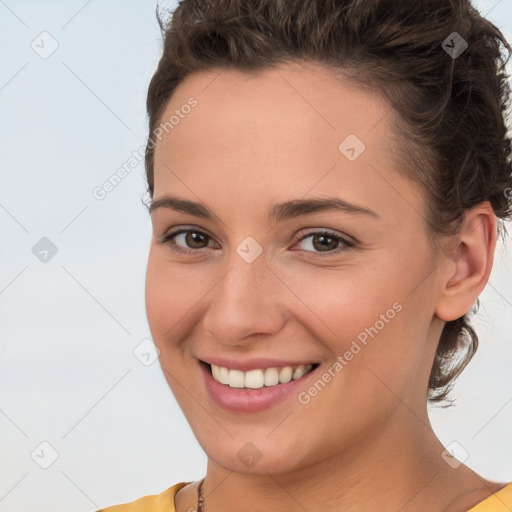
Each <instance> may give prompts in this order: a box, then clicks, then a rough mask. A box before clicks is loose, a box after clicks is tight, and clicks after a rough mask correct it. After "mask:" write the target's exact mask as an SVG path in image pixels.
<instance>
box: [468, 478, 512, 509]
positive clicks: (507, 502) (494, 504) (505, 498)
mask: <svg viewBox="0 0 512 512" xmlns="http://www.w3.org/2000/svg"><path fill="white" fill-rule="evenodd" d="M468 512H512V482H510V483H508V484H507V485H505V486H504V487H502V488H501V489H500V490H499V491H498V492H495V493H494V494H492V495H491V496H489V497H488V498H486V499H485V500H483V501H481V502H480V503H478V505H475V506H474V507H473V508H472V509H470V510H469V511H468Z"/></svg>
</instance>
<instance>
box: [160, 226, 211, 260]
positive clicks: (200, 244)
mask: <svg viewBox="0 0 512 512" xmlns="http://www.w3.org/2000/svg"><path fill="white" fill-rule="evenodd" d="M209 240H211V237H210V236H209V235H207V234H206V233H203V232H202V231H199V230H197V229H179V230H177V231H173V232H171V233H166V234H165V235H164V236H163V237H162V238H160V240H159V243H161V244H166V245H168V246H169V247H170V248H171V250H173V251H175V252H180V253H186V254H193V253H197V252H199V251H200V250H201V249H204V248H206V247H208V242H209Z"/></svg>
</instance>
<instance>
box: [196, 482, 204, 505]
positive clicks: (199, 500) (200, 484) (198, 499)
mask: <svg viewBox="0 0 512 512" xmlns="http://www.w3.org/2000/svg"><path fill="white" fill-rule="evenodd" d="M203 482H204V478H203V479H202V480H201V482H199V490H198V491H199V492H198V495H199V496H198V498H197V512H204V494H203Z"/></svg>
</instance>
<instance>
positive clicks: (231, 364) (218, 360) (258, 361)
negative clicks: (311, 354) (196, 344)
mask: <svg viewBox="0 0 512 512" xmlns="http://www.w3.org/2000/svg"><path fill="white" fill-rule="evenodd" d="M201 361H203V362H205V363H208V364H214V365H216V366H224V367H226V368H228V369H229V370H241V371H243V372H247V371H249V370H257V369H264V368H281V367H283V366H291V367H293V368H296V367H297V366H300V365H304V366H305V365H308V364H311V365H313V364H317V363H318V361H310V360H305V361H292V360H291V359H290V360H282V359H269V358H266V357H258V358H254V359H247V360H245V361H244V360H236V359H229V358H225V357H208V358H204V359H201Z"/></svg>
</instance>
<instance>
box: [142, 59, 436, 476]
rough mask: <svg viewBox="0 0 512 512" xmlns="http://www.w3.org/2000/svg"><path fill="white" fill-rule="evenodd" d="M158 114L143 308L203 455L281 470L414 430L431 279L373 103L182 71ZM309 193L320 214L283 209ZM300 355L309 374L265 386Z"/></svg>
mask: <svg viewBox="0 0 512 512" xmlns="http://www.w3.org/2000/svg"><path fill="white" fill-rule="evenodd" d="M219 73H220V74H219ZM191 97H193V99H190V98H191ZM172 116H174V117H173V118H172V120H171V121H170V123H168V124H167V128H166V130H161V131H160V132H159V133H162V134H163V136H162V137H161V140H159V141H158V142H157V146H156V150H155V168H154V172H155V187H154V196H153V209H152V213H151V218H152V223H153V230H154V232H153V239H152V242H151V250H150V255H149V261H148V268H147V281H146V306H147V314H148V320H149V324H150V328H151V332H152V335H153V339H154V342H155V344H156V345H157V346H158V348H159V349H160V352H161V354H160V364H161V366H162V369H163V371H164V375H165V377H166V379H167V382H168V383H169V386H170V387H171V389H172V391H173V393H174V395H175V397H176V399H177V401H178V402H179V405H180V407H181V408H182V410H183V412H184V414H185V416H186V417H187V420H188V421H189V423H190V425H191V427H192V429H193V431H194V433H195V435H196V437H197V439H198V441H199V443H200V444H201V446H202V447H203V449H204V450H205V452H206V453H207V455H208V456H209V458H210V459H211V460H212V461H215V462H216V463H218V464H220V465H222V466H224V467H225V468H228V469H229V470H233V471H242V472H253V473H260V472H264V471H269V470H271V471H272V472H273V473H277V472H285V471H289V470H291V469H298V468H301V467H305V466H306V465H309V464H313V463H314V462H316V461H318V460H321V459H326V458H328V457H330V456H333V455H336V454H340V453H342V452H343V453H344V454H345V456H348V454H349V453H359V454H360V453H361V450H362V449H363V447H364V445H365V443H367V442H368V439H370V435H371V436H373V437H374V438H375V437H376V433H382V434H383V435H384V433H385V432H388V431H390V430H391V429H392V430H393V431H394V432H395V434H396V432H397V429H398V430H400V431H404V432H405V430H407V429H411V428H417V427H418V425H419V420H418V417H426V416H425V401H426V393H427V381H428V376H429V374H430V368H431V365H432V360H433V356H434V353H435V348H436V344H437V340H438V338H439V335H440V332H441V328H442V322H441V321H440V320H439V319H438V318H437V317H436V316H435V311H436V301H437V299H438V297H439V289H440V286H439V277H438V272H436V263H435V262H434V261H433V259H432V258H433V257H432V253H431V251H430V246H429V243H428V239H427V233H426V228H425V224H424V220H423V216H422V215H423V214H422V212H423V196H422V194H421V193H420V191H419V190H418V189H417V188H416V187H415V186H414V185H413V184H412V183H411V182H410V181H409V180H407V179H406V178H405V177H403V176H402V175H401V174H400V173H399V172H398V165H397V163H396V162H394V161H393V160H392V147H393V143H392V140H391V136H390V134H391V127H392V124H391V117H392V116H391V114H390V112H389V107H388V106H387V105H386V104H385V103H384V102H383V101H382V100H381V99H379V97H377V96H376V95H373V94H370V93H367V92H363V91H362V90H359V89H357V88H355V87H354V86H353V85H352V86H350V85H349V84H348V83H347V82H344V81H342V80H341V79H335V78H334V77H333V76H332V75H331V74H330V73H329V72H328V71H327V70H326V69H324V68H322V67H318V66H313V64H309V65H307V66H305V65H304V66H301V65H298V64H296V65H286V66H282V67H281V68H278V69H277V70H266V71H264V72H260V73H258V74H254V75H249V74H246V73H243V72H239V71H232V70H223V71H222V72H220V70H215V71H212V72H201V73H196V74H192V75H189V76H188V77H187V78H186V80H185V81H183V82H182V83H181V84H180V86H179V87H178V88H177V90H176V91H175V93H174V95H173V97H172V99H171V101H170V103H169V104H168V106H167V108H166V110H165V112H164V114H163V118H162V123H165V122H166V121H169V119H171V117H172ZM166 131H167V132H168V133H166ZM363 144H364V146H363ZM170 196H172V198H174V199H177V200H179V201H187V203H186V204H187V205H189V206H187V207H186V208H185V207H183V204H184V203H181V205H182V206H181V207H180V206H179V204H180V203H177V202H173V201H171V200H170ZM313 199H314V200H317V201H319V200H320V201H323V200H327V199H329V200H331V201H332V203H331V208H317V207H315V204H313V205H312V206H311V205H310V207H308V206H307V204H306V205H305V206H304V207H302V208H300V207H299V206H298V205H299V204H300V202H304V201H311V200H313ZM334 201H337V202H338V203H337V204H338V207H336V208H334V207H332V205H333V204H334ZM191 203H198V206H196V207H195V208H191V207H190V204H191ZM345 203H346V204H345ZM283 204H284V205H285V206H276V205H283ZM318 204H319V203H317V206H318ZM173 205H174V206H175V208H173ZM193 210H194V211H196V210H199V212H198V213H196V214H194V211H193ZM201 212H202V214H201ZM205 212H211V214H212V215H211V218H208V217H207V216H206V214H205ZM185 229H188V230H190V231H188V232H185V233H183V232H182V233H179V234H175V236H172V237H171V236H169V235H172V234H174V233H176V232H177V231H180V230H185ZM165 237H166V238H165ZM164 238H165V240H166V241H165V242H162V239H164ZM179 249H183V250H184V251H189V252H185V253H183V252H178V250H179ZM201 361H205V362H210V363H212V362H216V363H217V366H224V367H226V368H228V369H234V370H239V371H238V372H236V371H235V372H227V371H226V370H220V373H221V377H218V378H219V379H223V378H224V379H226V378H227V379H228V380H229V379H231V383H232V384H233V385H234V386H240V385H244V386H245V384H247V383H249V384H248V385H250V386H253V385H254V386H260V385H261V383H262V382H261V381H262V379H263V382H264V379H265V377H266V378H267V383H268V384H269V385H268V386H267V385H264V386H263V387H261V388H259V389H256V388H255V389H240V388H238V387H231V386H229V385H226V384H221V383H219V382H216V381H214V379H213V377H212V376H210V374H209V370H206V371H205V369H206V368H207V367H206V365H204V364H203V363H201ZM301 363H302V364H318V366H313V367H312V369H313V371H312V372H309V373H307V374H305V375H304V376H302V378H300V379H296V380H292V381H291V382H289V383H286V382H285V383H282V384H277V385H274V386H273V385H270V384H273V383H275V379H276V378H279V376H280V375H281V377H282V380H284V381H286V380H287V378H289V373H290V370H286V369H285V370H283V369H282V367H286V366H292V367H297V366H298V365H300V364H301ZM269 368H276V370H268V369H269ZM306 368H309V367H306ZM244 369H245V370H251V369H253V370H254V369H261V370H263V371H262V372H258V371H253V372H251V373H250V375H246V374H244V373H240V370H244ZM287 374H288V377H287ZM299 374H300V372H299ZM240 379H241V380H240ZM244 379H245V380H244ZM421 428H422V427H421ZM379 435H380V434H379ZM348 448H350V450H351V451H348Z"/></svg>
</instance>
